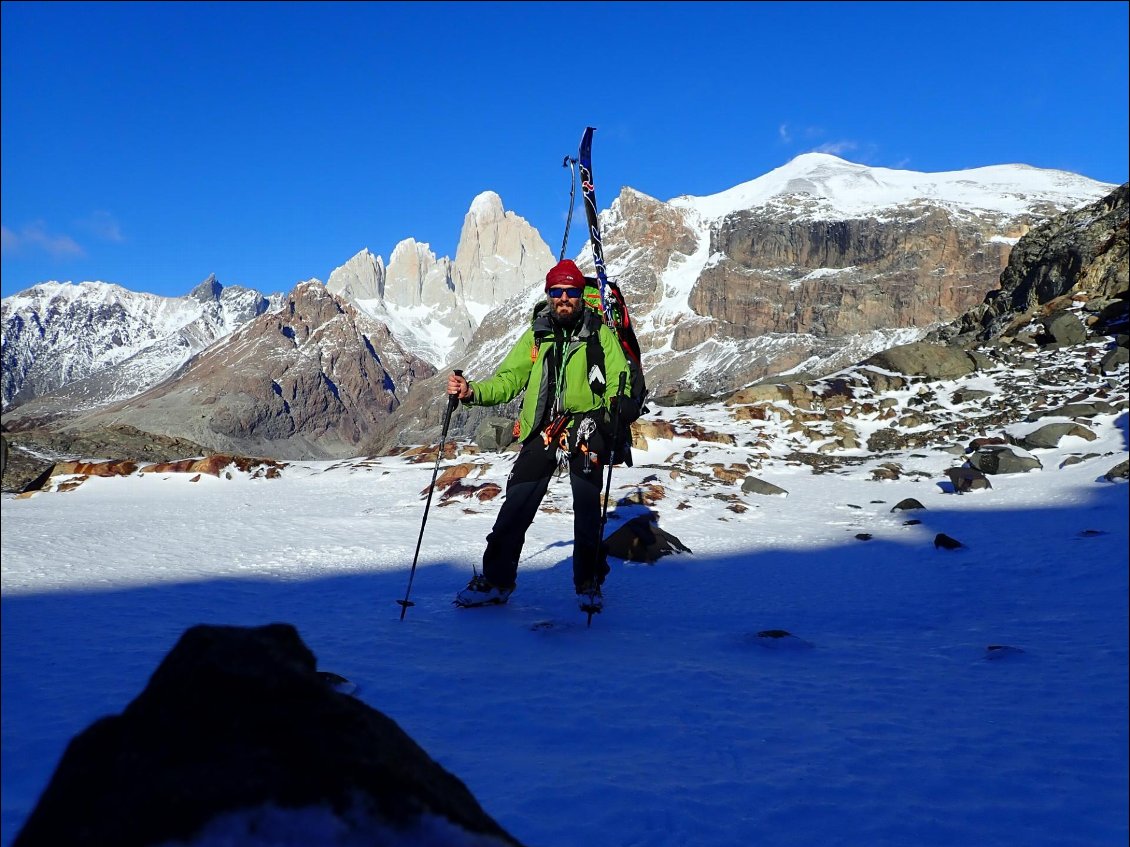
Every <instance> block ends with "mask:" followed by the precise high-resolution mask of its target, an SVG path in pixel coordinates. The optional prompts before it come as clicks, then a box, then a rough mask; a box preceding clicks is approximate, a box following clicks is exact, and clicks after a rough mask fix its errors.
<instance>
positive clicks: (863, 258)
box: [690, 206, 1009, 338]
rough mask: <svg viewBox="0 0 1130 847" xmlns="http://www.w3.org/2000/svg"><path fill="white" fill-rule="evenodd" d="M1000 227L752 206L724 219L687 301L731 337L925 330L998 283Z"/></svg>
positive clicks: (1005, 248) (930, 214)
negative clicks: (807, 216)
mask: <svg viewBox="0 0 1130 847" xmlns="http://www.w3.org/2000/svg"><path fill="white" fill-rule="evenodd" d="M1000 235H1001V233H1000V232H999V231H997V229H996V228H995V227H990V226H987V225H986V224H985V223H984V222H981V221H976V220H961V219H958V218H956V216H953V215H950V214H948V213H947V212H945V211H944V210H942V209H938V208H930V207H928V206H924V207H922V208H917V209H914V208H912V209H907V210H905V211H904V212H903V213H902V214H900V215H899V216H898V217H896V218H893V219H887V220H882V221H880V220H876V219H862V220H839V221H804V220H799V221H798V220H795V219H790V218H789V217H787V216H784V215H780V214H777V215H772V216H767V215H765V214H764V213H759V212H756V211H745V212H736V213H734V214H731V215H728V216H726V217H725V218H723V219H722V220H721V221H720V222H719V223H718V224H717V225H715V226H714V227H712V229H711V233H710V253H711V255H715V254H721V255H722V256H724V258H722V259H721V260H720V261H718V262H716V263H714V264H711V265H708V266H707V267H706V268H705V269H704V270H703V272H702V275H701V276H700V277H699V279H698V282H696V283H695V286H694V289H693V291H692V292H691V298H690V304H691V306H692V308H693V309H694V310H695V311H696V312H698V313H699V314H701V315H708V316H711V317H713V318H716V319H717V320H718V321H720V322H722V323H723V324H725V325H726V326H725V332H726V334H728V335H732V336H734V337H738V338H746V337H751V336H755V335H764V334H766V333H804V334H811V335H815V336H818V337H829V336H832V337H834V336H844V335H851V334H857V333H862V332H867V331H870V330H873V329H880V328H885V327H905V326H927V325H929V324H931V323H934V322H937V321H939V320H946V319H948V318H949V317H950V316H951V315H954V314H959V313H961V312H962V311H963V310H965V309H967V308H969V307H970V306H971V305H974V304H975V303H976V302H978V301H979V300H980V299H981V298H982V297H983V296H984V294H983V292H985V291H988V290H990V289H993V288H995V287H996V285H997V281H998V279H999V277H1000V273H1001V271H1002V270H1003V269H1004V267H1005V263H1006V261H1007V259H1008V253H1009V245H1008V244H1007V243H1005V242H1003V241H1001V240H999V238H998V240H993V239H994V237H998V236H1000Z"/></svg>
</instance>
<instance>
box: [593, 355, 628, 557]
mask: <svg viewBox="0 0 1130 847" xmlns="http://www.w3.org/2000/svg"><path fill="white" fill-rule="evenodd" d="M627 381H628V374H627V372H626V371H621V372H620V387H619V388H618V389H617V390H616V410H615V411H614V412H613V413H612V449H611V450H609V451H608V482H606V483H605V485H604V507H603V508H602V509H601V510H600V543H601V544H602V545H603V544H604V523H605V521H607V520H608V494H609V492H610V491H611V490H612V466H613V465H614V464H616V449H617V447H616V444H617V441H618V439H619V438H620V403H622V402H623V400H624V386H625V384H626V383H627Z"/></svg>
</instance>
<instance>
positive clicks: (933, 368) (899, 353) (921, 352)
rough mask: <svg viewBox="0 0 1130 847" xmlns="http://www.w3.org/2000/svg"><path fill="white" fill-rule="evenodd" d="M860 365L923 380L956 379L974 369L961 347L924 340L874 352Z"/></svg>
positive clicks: (974, 365)
mask: <svg viewBox="0 0 1130 847" xmlns="http://www.w3.org/2000/svg"><path fill="white" fill-rule="evenodd" d="M863 364H864V365H874V366H876V367H880V368H886V369H887V370H892V371H895V372H896V373H900V374H907V375H909V376H924V377H926V378H927V379H956V378H957V377H959V376H966V375H967V374H971V373H973V372H974V371H975V370H976V369H977V366H976V363H975V362H974V361H973V359H971V358H970V357H969V354H968V353H966V352H965V351H964V350H961V349H960V348H957V347H949V346H946V345H944V344H930V343H928V342H925V341H916V342H914V343H913V344H900V345H899V346H897V347H892V348H890V349H889V350H884V351H882V352H881V353H876V354H875V355H874V356H872V357H871V358H869V359H867V360H865V361H864V362H863Z"/></svg>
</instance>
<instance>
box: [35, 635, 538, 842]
mask: <svg viewBox="0 0 1130 847" xmlns="http://www.w3.org/2000/svg"><path fill="white" fill-rule="evenodd" d="M263 809H267V810H268V811H267V812H266V813H265V814H266V815H267V816H268V817H269V816H270V815H271V814H277V813H276V812H275V811H272V810H279V809H289V810H298V809H302V810H308V811H310V813H311V814H312V816H313V817H320V818H321V819H329V820H330V821H331V822H332V823H333V825H334V829H335V831H336V833H337V835H338V836H339V837H344V836H346V835H348V836H351V837H352V838H353V839H354V840H353V841H350V843H361V842H360V841H358V840H356V839H369V840H371V842H372V843H373V844H399V843H418V841H413V840H412V838H413V837H414V836H413V833H417V834H418V833H419V831H420V830H425V831H427V832H429V833H431V834H432V837H433V838H435V837H437V836H436V831H437V829H438V830H440V831H442V832H443V833H446V838H447V841H446V843H472V842H473V843H475V844H477V845H517V844H518V842H517V841H515V840H514V839H513V838H512V837H511V836H510V835H508V834H507V833H506V832H505V831H504V830H503V829H502V828H501V827H499V825H498V824H497V823H495V821H494V820H493V819H491V818H490V817H489V816H488V815H487V814H486V812H484V811H483V809H482V808H481V807H480V806H479V804H478V802H477V801H476V800H475V798H474V797H473V796H472V795H471V793H470V791H469V790H468V789H467V788H466V786H465V785H464V784H463V783H462V782H461V781H460V780H459V779H457V778H456V777H455V776H453V775H452V774H450V773H449V772H447V771H446V770H444V769H443V768H442V767H440V766H439V765H438V764H436V762H435V761H433V760H432V759H431V758H430V757H429V756H428V754H427V753H426V752H424V750H422V749H421V748H420V747H419V746H418V745H417V744H416V743H415V742H414V741H412V739H411V738H409V737H408V736H407V735H406V734H405V733H404V732H403V730H401V729H400V728H399V727H398V726H397V725H396V723H395V722H393V721H392V720H391V719H390V718H388V717H386V716H385V715H383V714H381V713H380V712H378V711H376V710H375V709H372V708H370V707H369V706H366V705H365V704H364V703H362V702H361V701H359V700H357V699H355V698H353V697H350V696H348V695H346V694H342V693H338V692H336V691H334V690H333V688H332V687H331V686H329V685H327V684H326V682H325V680H324V679H323V678H322V676H321V675H320V674H319V673H318V671H317V669H316V663H315V659H314V655H313V654H312V653H311V652H310V650H309V649H308V648H307V647H306V645H305V644H303V643H302V640H301V638H300V637H299V635H298V632H297V631H296V630H295V629H294V627H292V626H290V625H288V624H271V625H270V626H263V627H258V628H243V627H222V626H197V627H193V628H192V629H190V630H188V631H187V632H186V633H185V634H184V635H183V636H182V637H181V639H180V641H179V642H178V643H177V645H176V646H175V647H174V648H173V650H172V651H171V652H170V653H169V655H168V656H166V658H165V660H164V661H163V662H162V663H161V664H160V666H159V667H158V668H157V670H156V671H155V672H154V674H153V676H152V678H151V679H150V681H149V684H148V685H147V686H146V688H145V690H144V691H142V692H141V694H140V695H138V697H137V698H136V699H135V700H134V701H133V702H132V703H130V704H129V705H128V706H127V707H126V709H125V710H124V711H123V712H122V714H120V715H116V716H112V717H107V718H103V719H101V720H99V721H97V722H96V723H94V724H93V725H91V726H90V727H89V728H88V729H86V730H85V731H84V732H82V733H81V734H79V735H78V736H76V737H75V738H74V739H73V740H72V741H71V743H70V745H69V746H68V747H67V750H66V752H65V753H64V755H63V758H62V760H61V761H60V763H59V766H58V768H57V769H56V771H55V774H54V776H53V777H52V779H51V782H50V783H49V784H48V786H47V788H46V790H45V791H44V793H43V796H42V797H41V798H40V800H39V803H38V805H37V806H36V808H35V810H34V811H33V812H32V814H31V816H30V817H29V818H28V821H27V823H26V825H25V826H24V829H23V830H22V831H21V833H20V834H19V836H18V837H17V838H16V840H15V842H14V845H13V847H32V845H45V847H46V845H51V847H54V846H55V845H62V844H66V845H71V847H78V845H96V844H97V845H116V847H133V846H134V845H136V846H137V847H140V845H154V844H161V843H164V842H167V841H172V840H177V841H181V840H188V841H189V842H190V843H191V839H192V838H193V837H194V836H195V835H196V834H198V833H199V832H200V831H201V829H202V828H204V827H206V826H207V825H208V824H209V823H210V822H213V821H215V820H216V819H217V818H220V817H221V816H225V815H229V814H232V813H236V812H240V811H244V810H246V811H249V812H255V811H257V810H263ZM400 834H403V838H401V837H400ZM249 836H250V833H249ZM230 837H231V838H233V839H234V840H232V842H231V843H239V838H238V837H237V836H235V835H231V836H230ZM453 838H454V839H455V841H454V842H452V840H451V839H453ZM249 840H254V839H249ZM442 840H443V839H442V838H441V841H442ZM256 843H260V842H256ZM366 843H368V841H366ZM436 843H440V842H439V841H437V842H436Z"/></svg>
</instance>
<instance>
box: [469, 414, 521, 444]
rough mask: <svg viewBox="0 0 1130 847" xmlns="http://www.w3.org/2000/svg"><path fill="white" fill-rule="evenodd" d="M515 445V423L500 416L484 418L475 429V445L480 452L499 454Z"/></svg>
mask: <svg viewBox="0 0 1130 847" xmlns="http://www.w3.org/2000/svg"><path fill="white" fill-rule="evenodd" d="M513 443H514V421H513V420H511V419H510V418H504V417H501V416H499V415H490V416H488V417H485V418H483V420H482V421H481V422H480V423H479V425H478V427H477V428H476V429H475V444H476V445H478V447H479V449H480V450H487V451H491V452H498V451H500V450H505V449H506V448H507V447H509V446H510V445H511V444H513Z"/></svg>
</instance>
